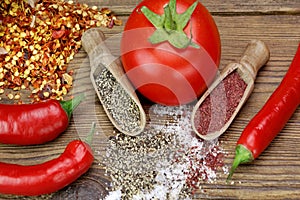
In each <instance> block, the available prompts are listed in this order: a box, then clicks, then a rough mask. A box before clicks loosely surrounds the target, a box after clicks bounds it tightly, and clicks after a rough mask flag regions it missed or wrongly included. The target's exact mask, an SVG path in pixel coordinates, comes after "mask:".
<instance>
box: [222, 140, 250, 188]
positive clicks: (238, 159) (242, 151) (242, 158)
mask: <svg viewBox="0 0 300 200" xmlns="http://www.w3.org/2000/svg"><path fill="white" fill-rule="evenodd" d="M253 160H254V158H253V155H252V153H251V151H250V150H248V149H247V148H246V147H245V146H243V145H238V146H237V147H236V149H235V157H234V161H233V164H232V167H231V169H230V172H229V175H228V177H227V182H228V181H229V180H230V179H231V177H232V175H233V173H234V171H235V169H236V168H237V167H238V166H239V165H240V164H242V163H248V162H251V161H253Z"/></svg>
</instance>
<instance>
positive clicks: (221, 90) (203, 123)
mask: <svg viewBox="0 0 300 200" xmlns="http://www.w3.org/2000/svg"><path fill="white" fill-rule="evenodd" d="M246 87H247V84H246V83H245V81H244V80H243V79H242V78H241V77H240V75H239V74H238V72H237V71H236V70H235V71H233V72H232V73H230V74H229V75H228V76H226V77H225V78H224V79H223V80H222V82H221V83H219V84H218V85H217V87H215V88H214V89H213V91H212V92H211V94H209V95H208V96H207V98H206V99H205V100H204V101H203V102H202V104H201V105H200V107H199V109H198V110H197V112H196V114H195V119H194V124H195V125H196V129H197V131H198V132H199V133H200V134H202V135H207V134H209V133H211V132H215V131H219V130H220V129H221V128H222V127H223V126H224V124H226V123H227V122H228V120H229V119H230V117H231V116H232V114H233V113H234V111H235V109H236V107H237V106H238V104H239V102H240V100H241V98H242V96H243V94H244V92H245V90H246Z"/></svg>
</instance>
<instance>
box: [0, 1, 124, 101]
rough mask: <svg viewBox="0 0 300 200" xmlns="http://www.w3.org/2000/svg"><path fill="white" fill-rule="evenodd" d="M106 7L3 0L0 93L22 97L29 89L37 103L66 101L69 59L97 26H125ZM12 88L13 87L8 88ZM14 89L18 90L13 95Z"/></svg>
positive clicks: (68, 89)
mask: <svg viewBox="0 0 300 200" xmlns="http://www.w3.org/2000/svg"><path fill="white" fill-rule="evenodd" d="M121 24H122V21H121V20H119V19H118V18H117V17H116V16H114V15H113V13H112V12H111V11H110V10H109V9H107V8H102V9H99V8H98V7H96V6H93V7H89V6H88V5H86V4H79V3H74V2H73V1H68V2H65V1H63V0H43V1H37V2H36V3H35V6H34V7H32V6H31V5H29V4H28V3H27V0H4V1H2V2H1V3H0V48H2V50H3V49H4V50H5V51H6V52H7V53H4V54H1V55H0V95H2V94H6V96H7V97H8V98H9V99H15V100H19V99H20V98H21V95H20V94H21V92H20V91H21V90H30V98H32V101H34V102H38V101H40V100H43V99H48V98H51V99H58V100H62V99H63V96H64V95H66V94H67V93H68V92H69V91H70V89H71V87H72V82H73V78H72V74H73V71H70V70H68V63H70V61H71V60H72V59H73V58H74V55H75V54H76V53H77V52H78V50H79V49H80V47H81V36H82V34H83V32H84V31H85V30H87V29H89V28H92V27H108V28H112V27H113V26H114V25H121ZM7 89H11V90H10V91H9V92H6V90H7ZM12 91H13V92H14V94H12Z"/></svg>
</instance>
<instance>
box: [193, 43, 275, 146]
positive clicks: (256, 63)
mask: <svg viewBox="0 0 300 200" xmlns="http://www.w3.org/2000/svg"><path fill="white" fill-rule="evenodd" d="M269 58H270V52H269V49H268V47H267V46H266V44H265V43H263V42H262V41H260V40H252V41H251V42H250V43H249V44H248V46H247V47H246V50H245V52H244V54H243V55H242V57H241V59H240V61H239V62H238V63H230V64H228V65H227V66H226V67H225V68H224V70H222V72H221V73H220V74H219V75H218V76H217V78H216V79H215V81H214V82H213V83H212V84H211V86H210V87H209V88H208V89H207V91H206V92H205V93H204V94H203V96H202V97H201V98H200V99H199V101H198V102H197V103H196V105H195V106H194V108H193V112H192V116H191V120H192V127H193V130H194V131H195V133H196V134H197V135H198V136H199V137H201V138H203V139H205V140H213V139H215V138H217V137H219V136H220V135H221V134H223V133H224V132H225V131H226V130H227V128H228V127H229V126H230V124H231V123H232V121H233V120H234V118H235V117H236V115H237V114H238V112H239V111H240V109H241V108H242V106H243V105H244V103H245V102H246V101H247V99H248V98H249V96H250V94H251V93H252V91H253V88H254V81H255V78H256V75H257V72H258V70H259V69H260V68H261V67H262V66H263V65H265V64H266V63H267V61H268V60H269ZM234 71H236V72H237V73H238V75H239V76H240V78H241V79H242V80H243V81H244V82H245V83H246V89H245V90H244V93H243V95H242V97H241V99H240V101H239V103H238V105H237V106H236V107H235V110H234V112H233V114H232V115H231V116H230V118H229V119H228V120H227V121H226V120H224V121H223V122H215V121H213V120H214V119H213V117H211V116H207V117H208V118H211V121H209V123H222V124H221V128H220V129H218V130H217V131H215V130H213V131H212V132H209V130H208V133H199V132H198V130H197V126H198V124H197V123H199V118H198V119H197V118H196V115H197V111H198V109H199V108H200V106H201V104H202V103H203V102H204V100H205V99H206V98H207V97H208V96H209V95H210V94H212V92H213V90H214V89H215V88H216V87H217V86H219V87H220V86H221V85H220V84H221V83H222V81H223V80H224V79H225V78H226V77H227V76H228V75H229V74H231V73H233V72H234ZM223 91H224V90H223ZM229 93H230V91H229ZM224 95H225V92H224ZM232 95H234V94H232ZM212 98H213V96H211V98H210V101H212V100H211V99H212ZM219 103H220V102H219ZM223 103H224V104H223ZM220 104H222V105H218V104H212V106H211V107H217V109H216V110H218V109H222V107H223V108H224V107H225V108H224V109H226V102H222V103H220ZM224 105H225V106H224ZM211 109H212V110H213V108H211ZM212 112H213V111H212ZM198 114H199V113H198ZM218 114H219V115H221V114H222V113H221V114H220V113H217V115H218ZM223 114H224V112H223ZM217 119H220V117H217ZM223 119H224V117H223ZM197 120H198V121H197ZM200 123H201V121H200Z"/></svg>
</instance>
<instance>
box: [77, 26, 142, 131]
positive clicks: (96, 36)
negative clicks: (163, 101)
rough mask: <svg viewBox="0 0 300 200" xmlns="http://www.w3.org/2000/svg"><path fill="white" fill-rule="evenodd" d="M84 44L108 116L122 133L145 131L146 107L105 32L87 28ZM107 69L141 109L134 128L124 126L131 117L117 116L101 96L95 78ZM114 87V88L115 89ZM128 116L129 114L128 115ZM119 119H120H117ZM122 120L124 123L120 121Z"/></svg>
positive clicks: (92, 79)
mask: <svg viewBox="0 0 300 200" xmlns="http://www.w3.org/2000/svg"><path fill="white" fill-rule="evenodd" d="M81 41H82V46H83V48H84V49H85V51H86V52H87V54H88V56H89V59H90V67H91V72H90V79H91V81H92V84H93V86H94V89H95V91H96V93H97V96H98V98H99V100H100V102H101V104H102V106H103V108H104V110H105V112H106V114H107V116H108V118H109V119H110V121H111V122H112V124H113V125H114V126H115V127H116V128H117V129H118V130H119V131H120V132H122V133H124V134H127V135H130V136H136V135H138V134H139V133H141V132H142V131H143V129H144V128H145V125H146V114H145V112H144V109H143V107H142V105H141V103H140V101H139V99H138V97H137V95H136V93H135V90H134V88H133V86H132V85H131V83H130V82H129V80H128V79H127V76H126V74H125V73H124V70H123V68H122V65H121V62H120V60H119V59H118V58H116V57H115V56H113V55H112V54H111V52H110V50H109V49H108V48H107V46H106V45H105V36H104V34H103V32H102V31H101V30H100V28H92V29H89V30H87V31H86V32H85V33H84V34H83V36H82V38H81ZM104 69H107V70H109V71H110V73H111V74H112V75H113V77H114V78H115V80H116V81H117V82H118V83H119V84H120V85H121V87H119V88H121V89H122V90H124V91H123V92H122V95H124V96H125V94H126V97H127V96H129V97H130V98H131V99H132V102H133V104H135V105H134V107H136V108H138V111H139V121H137V122H136V127H134V128H132V130H130V131H128V130H127V129H125V128H124V126H123V125H122V124H127V123H130V122H129V119H126V117H125V116H116V115H117V114H116V113H111V110H110V108H109V106H108V105H107V104H106V103H105V101H104V99H105V98H104V97H103V96H101V94H100V92H99V89H98V87H97V85H96V82H95V79H96V77H97V76H99V74H100V73H101V71H102V70H104ZM113 89H114V88H112V90H113ZM113 98H120V99H122V97H120V96H114V97H113ZM120 109H124V110H126V109H127V110H128V109H131V108H128V107H123V108H120ZM127 118H128V116H127ZM116 119H118V120H116ZM121 120H122V124H121V123H120V121H121ZM126 120H127V121H126Z"/></svg>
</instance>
